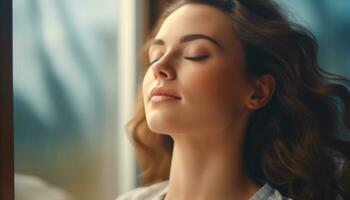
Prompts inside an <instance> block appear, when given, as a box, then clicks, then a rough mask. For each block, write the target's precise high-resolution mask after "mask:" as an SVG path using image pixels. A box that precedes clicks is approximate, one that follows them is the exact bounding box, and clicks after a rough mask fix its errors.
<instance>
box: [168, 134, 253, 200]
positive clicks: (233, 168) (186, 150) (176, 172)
mask: <svg viewBox="0 0 350 200" xmlns="http://www.w3.org/2000/svg"><path fill="white" fill-rule="evenodd" d="M242 131H243V130H242ZM243 135H244V134H243V133H239V132H238V131H234V132H230V134H217V133H215V134H209V133H207V134H205V135H203V134H202V135H199V134H197V136H198V137H196V135H195V134H191V137H189V136H190V135H189V134H177V135H173V136H172V137H173V139H174V149H173V156H172V163H171V171H170V178H169V187H168V192H167V195H166V200H174V199H177V200H185V199H193V200H196V199H198V200H199V199H200V200H206V199H217V200H221V199H222V200H223V199H236V200H239V199H246V200H248V199H249V198H250V197H251V196H253V195H254V193H255V192H256V191H257V190H258V189H259V186H258V185H257V184H256V183H254V182H253V181H252V180H251V179H250V178H248V176H247V175H246V173H245V172H244V168H243V162H242V161H243V152H242V151H243Z"/></svg>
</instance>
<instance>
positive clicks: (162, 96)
mask: <svg viewBox="0 0 350 200" xmlns="http://www.w3.org/2000/svg"><path fill="white" fill-rule="evenodd" d="M179 99H181V97H179V96H178V95H177V94H176V93H175V92H174V91H173V90H171V89H169V88H164V87H155V88H153V89H152V91H151V93H150V96H149V100H150V101H154V102H159V101H165V100H179Z"/></svg>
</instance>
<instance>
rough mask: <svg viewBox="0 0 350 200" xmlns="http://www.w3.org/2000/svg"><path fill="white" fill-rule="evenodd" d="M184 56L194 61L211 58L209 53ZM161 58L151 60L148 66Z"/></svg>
mask: <svg viewBox="0 0 350 200" xmlns="http://www.w3.org/2000/svg"><path fill="white" fill-rule="evenodd" d="M184 58H185V59H187V60H192V61H204V60H205V59H207V58H209V55H203V56H195V57H189V56H185V57H184ZM159 59H160V58H158V59H155V60H153V61H151V62H150V63H149V64H148V66H151V65H152V64H154V63H155V62H157V61H158V60H159Z"/></svg>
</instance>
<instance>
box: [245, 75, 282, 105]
mask: <svg viewBox="0 0 350 200" xmlns="http://www.w3.org/2000/svg"><path fill="white" fill-rule="evenodd" d="M252 86H253V91H252V92H251V94H250V96H249V98H248V99H247V101H246V106H247V107H248V108H250V109H252V110H257V109H260V108H262V107H264V106H265V105H266V104H267V103H268V102H269V101H270V99H271V98H272V96H273V94H274V93H275V89H276V81H275V78H274V77H273V76H272V75H271V74H264V75H262V76H260V77H258V78H256V79H254V80H253V83H252Z"/></svg>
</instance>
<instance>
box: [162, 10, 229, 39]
mask: <svg viewBox="0 0 350 200" xmlns="http://www.w3.org/2000/svg"><path fill="white" fill-rule="evenodd" d="M187 34H205V35H208V36H211V37H214V38H215V39H216V40H218V41H219V42H220V43H221V44H227V43H231V42H235V41H234V38H233V35H234V28H233V22H232V19H231V18H230V16H229V15H227V14H226V13H224V12H223V11H221V10H219V9H217V8H215V7H212V6H208V5H204V4H186V5H183V6H182V7H180V8H178V9H177V10H175V11H174V12H173V13H172V14H170V15H169V16H168V17H167V18H166V19H165V20H164V22H163V24H162V25H161V27H160V29H159V31H158V33H157V35H156V37H155V38H156V39H158V38H161V39H164V40H165V41H166V40H169V41H173V40H177V39H178V38H180V37H181V36H183V35H187ZM231 44H232V43H231Z"/></svg>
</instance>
